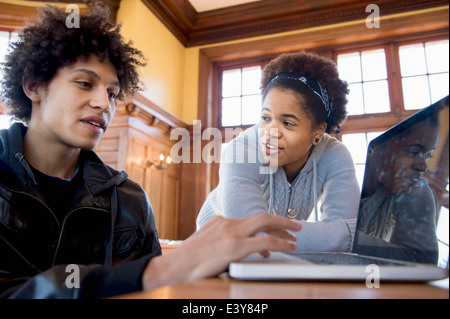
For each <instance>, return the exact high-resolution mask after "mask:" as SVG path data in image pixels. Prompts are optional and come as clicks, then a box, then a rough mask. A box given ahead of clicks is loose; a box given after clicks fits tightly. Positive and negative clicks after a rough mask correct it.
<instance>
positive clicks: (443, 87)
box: [430, 73, 449, 103]
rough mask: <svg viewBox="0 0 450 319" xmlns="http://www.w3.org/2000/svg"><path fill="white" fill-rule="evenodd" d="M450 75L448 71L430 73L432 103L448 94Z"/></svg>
mask: <svg viewBox="0 0 450 319" xmlns="http://www.w3.org/2000/svg"><path fill="white" fill-rule="evenodd" d="M448 77H449V74H448V73H443V74H434V75H430V91H431V102H432V103H434V102H437V101H439V100H440V99H442V98H443V97H445V96H447V95H448V86H449V81H448Z"/></svg>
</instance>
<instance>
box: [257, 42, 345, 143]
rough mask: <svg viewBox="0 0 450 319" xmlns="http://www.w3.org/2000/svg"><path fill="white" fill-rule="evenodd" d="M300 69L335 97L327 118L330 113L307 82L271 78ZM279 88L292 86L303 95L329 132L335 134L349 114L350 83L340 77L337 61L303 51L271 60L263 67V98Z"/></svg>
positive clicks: (307, 106)
mask: <svg viewBox="0 0 450 319" xmlns="http://www.w3.org/2000/svg"><path fill="white" fill-rule="evenodd" d="M288 72H298V73H301V74H303V75H306V76H308V77H310V78H311V79H314V80H316V81H317V82H319V84H320V85H321V87H322V88H323V89H326V90H327V91H328V97H329V98H330V99H331V100H332V110H331V114H330V116H329V117H328V118H327V112H326V110H325V108H324V105H323V102H322V101H321V100H320V98H319V97H318V96H317V95H316V94H315V93H314V92H313V91H312V90H310V89H309V88H308V87H307V86H306V85H304V84H303V83H301V82H300V81H298V80H294V79H290V78H280V79H277V80H276V81H273V82H271V80H272V79H273V78H274V77H275V76H277V75H278V74H280V73H288ZM274 87H277V88H281V89H289V90H292V91H293V92H295V93H298V94H300V95H301V96H302V97H303V98H304V99H305V102H306V103H304V104H305V105H304V107H305V111H306V112H307V114H309V115H310V116H311V118H312V120H313V121H314V123H315V124H316V125H318V124H320V123H323V122H326V123H327V129H326V132H327V133H330V134H333V133H335V132H336V131H338V130H339V129H340V127H341V124H342V123H343V122H344V120H345V119H346V117H347V109H346V105H347V94H348V85H347V83H346V82H345V81H342V80H340V79H339V73H338V71H337V67H336V64H335V63H334V62H333V61H332V60H330V59H327V58H324V57H320V56H319V55H316V54H313V53H308V52H306V51H300V52H295V53H284V54H281V55H280V56H278V57H277V58H275V59H273V60H272V61H270V62H269V63H268V64H267V65H266V67H265V68H264V70H263V75H262V79H261V88H262V92H263V99H264V98H265V97H266V95H267V93H268V92H269V91H270V89H272V88H274Z"/></svg>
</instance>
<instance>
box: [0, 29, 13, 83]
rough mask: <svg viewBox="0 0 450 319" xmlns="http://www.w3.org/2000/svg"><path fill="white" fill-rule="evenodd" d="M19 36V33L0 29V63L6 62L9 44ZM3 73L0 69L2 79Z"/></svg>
mask: <svg viewBox="0 0 450 319" xmlns="http://www.w3.org/2000/svg"><path fill="white" fill-rule="evenodd" d="M16 38H17V33H15V32H8V31H0V63H2V62H4V59H5V55H6V53H7V52H8V46H9V43H10V42H11V41H14V40H15V39H16ZM2 77H3V74H2V72H1V69H0V80H1V79H2Z"/></svg>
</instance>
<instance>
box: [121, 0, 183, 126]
mask: <svg viewBox="0 0 450 319" xmlns="http://www.w3.org/2000/svg"><path fill="white" fill-rule="evenodd" d="M117 22H119V23H122V32H121V33H122V35H123V36H124V38H125V39H127V41H128V40H131V41H132V42H133V45H134V47H136V48H137V49H139V50H141V51H142V52H143V53H144V55H145V57H146V58H147V65H146V66H145V67H144V68H142V69H141V72H140V73H141V77H142V80H143V82H144V84H145V90H144V91H143V92H142V95H143V96H145V97H146V98H147V99H149V100H150V101H152V102H153V103H154V104H156V105H158V106H160V107H162V108H164V109H166V110H167V111H169V112H170V113H172V114H174V115H175V116H177V117H179V118H180V119H182V120H183V121H185V122H186V119H185V118H184V116H183V94H184V87H185V86H184V81H185V76H184V74H185V56H184V55H185V48H184V46H183V45H182V44H181V43H180V42H179V41H178V40H177V39H176V38H175V36H173V35H172V33H171V32H170V31H169V30H167V29H166V27H165V26H164V25H163V24H162V23H161V22H160V21H159V20H158V18H157V17H156V16H155V15H154V14H153V13H152V12H151V11H150V10H149V9H148V8H147V7H146V6H145V5H144V4H143V3H142V2H141V1H140V0H123V1H121V3H120V8H119V11H118V13H117Z"/></svg>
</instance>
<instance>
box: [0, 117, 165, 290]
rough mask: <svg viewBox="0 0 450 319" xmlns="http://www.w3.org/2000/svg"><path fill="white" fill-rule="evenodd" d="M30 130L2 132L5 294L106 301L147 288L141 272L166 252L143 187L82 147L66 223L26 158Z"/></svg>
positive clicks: (0, 259)
mask: <svg viewBox="0 0 450 319" xmlns="http://www.w3.org/2000/svg"><path fill="white" fill-rule="evenodd" d="M25 134H26V127H25V126H23V125H22V124H18V123H16V124H13V125H12V126H11V127H10V128H9V129H7V130H1V131H0V297H2V298H102V297H108V296H112V295H117V294H123V293H127V292H131V291H136V290H139V289H141V278H142V270H143V269H144V267H145V266H146V264H147V263H148V261H149V260H150V258H152V257H154V256H156V255H160V254H161V247H160V244H159V239H158V234H157V231H156V226H155V221H154V215H153V211H152V208H151V205H150V202H149V199H148V197H147V195H146V194H145V192H144V191H143V189H142V188H141V187H140V186H139V185H138V184H136V183H134V182H132V181H131V180H129V179H128V177H127V175H126V173H125V172H118V171H116V170H114V169H112V168H111V167H109V166H107V165H105V164H104V163H103V162H102V161H101V160H100V159H99V158H98V157H97V155H96V154H95V153H94V152H93V151H82V154H81V156H80V159H81V160H80V165H82V168H83V169H82V170H81V171H82V172H83V180H84V185H82V187H80V189H79V190H78V191H77V194H76V196H75V197H76V198H75V200H74V202H73V203H72V205H71V207H72V208H71V209H70V212H69V213H68V214H67V215H66V217H65V218H64V220H63V221H62V223H60V222H59V221H58V220H57V218H56V216H55V215H54V213H53V212H52V211H51V210H50V209H49V208H48V206H47V205H46V204H45V200H44V199H43V198H42V195H40V193H39V191H38V190H37V187H36V182H35V180H34V176H33V173H32V171H31V169H30V167H29V165H28V163H27V162H26V160H25V159H24V157H23V156H22V149H23V142H22V141H23V136H24V135H25ZM111 234H113V236H111ZM69 264H75V265H76V267H77V269H78V270H79V276H78V277H74V276H77V273H76V272H75V271H74V270H73V268H66V267H67V265H69ZM71 267H72V266H71ZM69 275H70V276H69ZM69 277H70V278H69ZM78 279H79V280H78ZM77 280H78V281H77ZM66 281H67V282H66ZM70 282H72V284H70ZM76 282H79V283H80V287H79V288H76V285H75V287H74V283H76ZM68 283H69V284H68Z"/></svg>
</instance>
